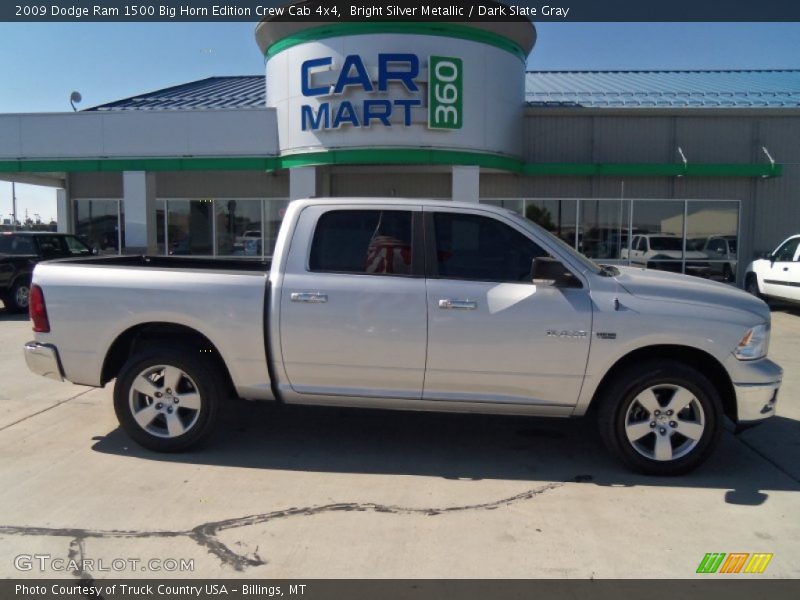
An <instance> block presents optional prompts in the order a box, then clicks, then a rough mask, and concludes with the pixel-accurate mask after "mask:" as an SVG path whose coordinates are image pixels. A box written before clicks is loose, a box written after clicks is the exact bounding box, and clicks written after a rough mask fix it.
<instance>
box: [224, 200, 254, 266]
mask: <svg viewBox="0 0 800 600" xmlns="http://www.w3.org/2000/svg"><path fill="white" fill-rule="evenodd" d="M215 205H216V239H215V243H216V255H217V256H261V255H262V252H263V249H262V244H263V235H262V229H261V211H262V203H261V202H260V201H259V200H232V199H231V200H225V199H218V200H216V202H215Z"/></svg>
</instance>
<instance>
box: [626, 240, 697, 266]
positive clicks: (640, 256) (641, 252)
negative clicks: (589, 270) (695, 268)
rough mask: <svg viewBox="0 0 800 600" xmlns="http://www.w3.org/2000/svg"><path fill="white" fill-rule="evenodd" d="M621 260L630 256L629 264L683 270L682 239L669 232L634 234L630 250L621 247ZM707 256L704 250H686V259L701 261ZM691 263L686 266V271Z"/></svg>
mask: <svg viewBox="0 0 800 600" xmlns="http://www.w3.org/2000/svg"><path fill="white" fill-rule="evenodd" d="M620 256H621V258H622V259H623V260H627V259H628V258H629V257H630V264H632V265H636V266H642V267H646V268H648V269H658V270H660V271H675V272H678V273H679V272H681V271H682V270H683V256H684V254H683V239H681V238H680V237H678V236H677V235H672V234H669V233H648V234H645V235H635V236H633V240H631V249H630V252H629V251H628V249H627V248H623V249H622V252H621V254H620ZM706 258H707V256H706V254H705V253H704V252H700V251H697V250H689V249H688V248H687V250H686V261H687V262H689V261H692V263H693V264H696V263H697V261H701V262H703V261H704V259H706ZM690 267H691V265H688V266H687V273H688V272H689V271H690Z"/></svg>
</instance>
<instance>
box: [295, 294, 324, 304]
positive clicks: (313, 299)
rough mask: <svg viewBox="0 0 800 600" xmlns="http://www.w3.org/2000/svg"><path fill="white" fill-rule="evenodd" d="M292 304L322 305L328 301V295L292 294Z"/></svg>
mask: <svg viewBox="0 0 800 600" xmlns="http://www.w3.org/2000/svg"><path fill="white" fill-rule="evenodd" d="M291 297H292V302H304V303H305V304H324V303H325V302H327V301H328V294H320V293H319V292H317V293H316V294H311V293H308V292H294V293H292V296H291Z"/></svg>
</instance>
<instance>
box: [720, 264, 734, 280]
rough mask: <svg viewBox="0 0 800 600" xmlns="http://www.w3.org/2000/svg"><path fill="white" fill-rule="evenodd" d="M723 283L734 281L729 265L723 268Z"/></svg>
mask: <svg viewBox="0 0 800 600" xmlns="http://www.w3.org/2000/svg"><path fill="white" fill-rule="evenodd" d="M722 281H724V282H725V283H730V282H731V281H733V270H731V266H730V265H729V264H725V265H724V266H723V267H722Z"/></svg>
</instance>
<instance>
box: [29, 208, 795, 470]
mask: <svg viewBox="0 0 800 600" xmlns="http://www.w3.org/2000/svg"><path fill="white" fill-rule="evenodd" d="M30 313H31V318H32V321H33V324H34V331H35V332H36V334H35V338H36V341H34V342H30V343H28V344H27V345H26V346H25V355H26V359H27V363H28V366H29V368H30V369H31V370H32V371H33V372H35V373H38V374H40V375H44V376H47V377H52V378H55V379H59V380H62V379H67V380H69V381H72V382H74V383H77V384H82V385H89V386H103V385H105V384H106V383H108V382H110V381H111V380H114V379H116V383H115V387H114V407H115V410H116V414H117V417H118V419H119V422H120V425H121V426H122V428H123V429H124V430H125V431H126V432H127V433H128V434H129V435H130V437H132V438H133V439H134V440H135V441H137V442H138V443H139V444H141V445H142V446H144V447H146V448H149V449H152V450H157V451H167V452H169V451H179V450H184V449H187V448H189V447H190V446H193V445H194V444H196V443H198V442H200V441H201V440H203V439H204V438H206V437H207V436H208V434H209V433H210V431H211V429H212V426H213V425H214V422H215V420H216V419H217V413H218V408H219V405H220V403H221V402H223V401H224V400H225V399H226V398H229V397H232V396H234V395H236V396H239V397H242V398H247V399H253V400H271V401H278V402H284V403H287V404H313V405H329V406H330V405H333V406H349V407H369V408H387V409H409V410H426V411H452V412H471V413H496V414H509V415H531V416H538V417H543V416H547V417H579V416H583V415H585V414H587V413H592V414H594V416H595V417H596V418H597V420H598V423H599V428H600V432H601V434H602V437H603V439H604V440H605V442H606V444H607V446H608V447H609V449H610V450H611V451H612V452H613V453H614V454H615V455H616V456H617V457H619V458H620V459H621V460H622V462H623V463H625V464H626V465H627V466H628V467H630V468H632V469H635V470H638V471H641V472H645V473H651V474H662V475H674V474H679V473H684V472H687V471H689V470H690V469H692V468H694V467H696V466H697V465H699V464H700V463H701V462H703V461H704V460H705V459H706V458H707V457H708V456H709V454H710V453H711V451H712V450H713V448H714V447H715V446H716V444H717V442H718V439H719V436H720V433H721V429H722V421H723V419H724V418H725V416H727V417H729V418H730V419H731V420H733V421H734V422H735V423H736V424H738V425H748V424H752V423H755V422H758V421H761V420H763V419H765V418H767V417H769V416H771V415H773V414H774V412H775V402H776V399H777V394H778V388H779V387H780V384H781V378H782V373H783V372H782V370H781V368H780V367H778V366H777V365H776V364H775V363H773V362H772V361H770V360H768V359H767V358H766V355H767V348H768V345H769V334H770V313H769V310H768V308H767V305H766V304H764V302H762V301H761V300H759V299H757V298H755V297H753V296H751V295H748V294H746V293H744V292H742V291H740V290H738V289H735V288H733V287H731V286H727V285H724V284H720V283H713V282H709V281H705V280H700V279H695V278H691V277H687V276H683V275H675V274H671V273H664V272H653V271H645V270H642V269H636V268H622V267H619V268H617V267H609V266H599V265H597V264H595V263H593V262H591V261H590V260H588V259H586V258H584V257H583V256H581V255H580V254H578V253H577V252H575V251H574V250H573V249H572V248H570V247H568V246H567V245H565V244H564V243H563V242H561V241H560V240H558V239H557V238H556V237H554V236H552V235H551V234H549V233H547V232H546V231H544V230H543V229H541V228H540V227H538V226H537V225H535V224H534V223H532V222H530V221H528V220H526V219H524V218H522V217H520V216H518V215H516V214H514V213H511V212H509V211H506V210H503V209H499V208H494V207H491V206H487V205H481V204H465V203H455V202H446V201H440V202H434V201H424V200H397V199H379V198H371V199H346V198H339V199H336V200H319V199H315V200H302V201H296V202H293V203H292V204H291V205H290V207H289V209H288V211H287V213H286V217H285V219H284V221H283V224H282V226H281V230H280V234H279V236H278V240H277V245H276V248H275V252H274V258H273V259H272V261H271V262H269V263H265V262H259V261H255V262H252V261H248V260H245V259H238V260H236V259H230V260H212V259H197V258H195V259H193V258H190V257H135V256H130V257H115V258H87V259H66V260H60V261H53V262H47V263H43V264H40V265H38V266H37V267H36V269H35V272H34V275H33V285H32V288H31V296H30Z"/></svg>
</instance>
